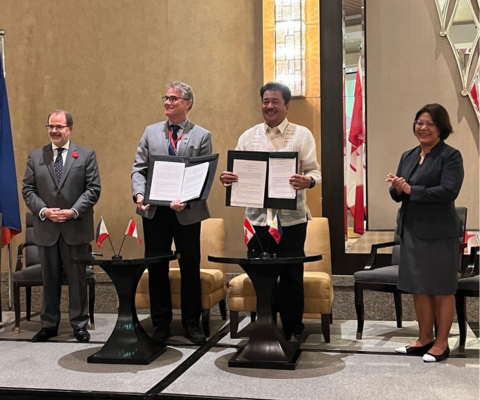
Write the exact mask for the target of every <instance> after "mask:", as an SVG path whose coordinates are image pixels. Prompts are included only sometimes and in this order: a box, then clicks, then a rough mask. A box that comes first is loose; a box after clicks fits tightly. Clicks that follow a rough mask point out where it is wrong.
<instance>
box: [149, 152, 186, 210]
mask: <svg viewBox="0 0 480 400" xmlns="http://www.w3.org/2000/svg"><path fill="white" fill-rule="evenodd" d="M184 170H185V164H184V163H181V162H168V161H155V163H154V164H153V173H152V186H151V187H150V199H151V200H160V201H173V200H177V199H179V198H180V194H181V191H182V183H183V171H184Z"/></svg>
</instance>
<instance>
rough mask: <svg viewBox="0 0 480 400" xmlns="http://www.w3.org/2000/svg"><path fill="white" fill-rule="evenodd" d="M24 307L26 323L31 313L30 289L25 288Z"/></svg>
mask: <svg viewBox="0 0 480 400" xmlns="http://www.w3.org/2000/svg"><path fill="white" fill-rule="evenodd" d="M25 305H26V308H27V321H30V316H31V312H32V287H31V286H27V287H26V288H25Z"/></svg>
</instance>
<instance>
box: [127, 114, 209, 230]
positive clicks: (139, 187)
mask: <svg viewBox="0 0 480 400" xmlns="http://www.w3.org/2000/svg"><path fill="white" fill-rule="evenodd" d="M211 137H212V135H211V133H210V132H209V131H207V130H206V129H203V128H202V127H201V126H198V125H195V124H193V123H192V122H190V121H187V124H186V125H185V129H184V131H183V136H182V139H181V141H179V143H178V147H177V151H178V155H179V156H180V157H197V156H203V155H208V154H212V140H211ZM168 144H169V136H168V120H167V121H162V122H158V123H156V124H153V125H150V126H147V128H146V129H145V132H144V133H143V136H142V138H141V139H140V143H139V144H138V148H137V154H136V156H135V161H134V163H133V168H132V195H133V199H134V201H135V196H136V194H137V193H141V194H143V195H144V194H145V186H146V182H147V174H148V163H149V161H150V159H149V158H150V156H151V155H167V156H168ZM156 210H157V207H156V206H153V205H150V208H149V209H148V210H146V211H141V210H139V209H138V208H137V214H140V215H141V216H143V217H145V218H148V219H152V218H153V216H154V215H155V211H156ZM176 215H177V219H178V222H179V223H180V224H181V225H191V224H195V223H197V222H200V221H203V220H204V219H207V218H210V213H209V211H208V207H207V202H206V201H192V202H188V203H187V207H185V209H184V210H183V211H178V212H176Z"/></svg>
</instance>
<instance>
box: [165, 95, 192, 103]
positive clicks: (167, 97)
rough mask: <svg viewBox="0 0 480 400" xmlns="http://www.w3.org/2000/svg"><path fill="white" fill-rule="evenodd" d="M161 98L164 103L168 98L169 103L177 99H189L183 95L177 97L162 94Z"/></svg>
mask: <svg viewBox="0 0 480 400" xmlns="http://www.w3.org/2000/svg"><path fill="white" fill-rule="evenodd" d="M162 100H163V102H164V103H165V102H166V101H167V100H170V103H175V102H176V101H178V100H190V99H186V98H185V97H177V96H163V97H162Z"/></svg>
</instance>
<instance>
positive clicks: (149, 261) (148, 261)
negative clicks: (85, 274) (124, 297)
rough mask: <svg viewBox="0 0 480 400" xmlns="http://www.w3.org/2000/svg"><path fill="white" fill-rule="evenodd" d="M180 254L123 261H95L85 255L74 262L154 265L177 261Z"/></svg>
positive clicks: (124, 259) (123, 259) (104, 259)
mask: <svg viewBox="0 0 480 400" xmlns="http://www.w3.org/2000/svg"><path fill="white" fill-rule="evenodd" d="M179 256H180V253H174V252H172V253H168V254H164V255H161V256H155V257H145V258H122V259H114V258H112V259H108V258H102V259H95V258H93V257H90V256H87V255H85V257H76V258H74V259H73V261H74V262H75V263H77V264H88V265H100V266H102V265H139V264H153V263H157V262H161V261H172V260H177V259H178V258H179Z"/></svg>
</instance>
